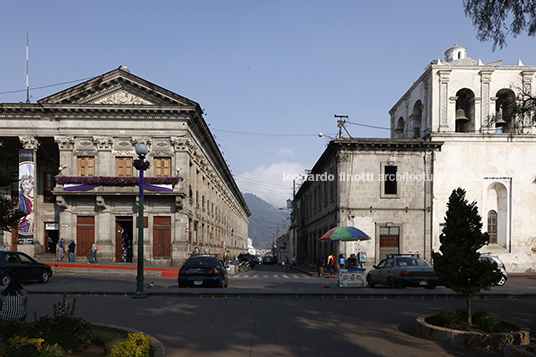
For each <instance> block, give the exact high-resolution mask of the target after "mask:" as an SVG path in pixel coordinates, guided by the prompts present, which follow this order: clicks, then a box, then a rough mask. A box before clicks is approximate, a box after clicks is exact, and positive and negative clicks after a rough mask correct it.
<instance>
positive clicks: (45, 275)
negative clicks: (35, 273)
mask: <svg viewBox="0 0 536 357" xmlns="http://www.w3.org/2000/svg"><path fill="white" fill-rule="evenodd" d="M49 279H50V274H49V273H48V271H46V270H45V271H42V272H41V275H39V282H41V283H47V282H48V280H49Z"/></svg>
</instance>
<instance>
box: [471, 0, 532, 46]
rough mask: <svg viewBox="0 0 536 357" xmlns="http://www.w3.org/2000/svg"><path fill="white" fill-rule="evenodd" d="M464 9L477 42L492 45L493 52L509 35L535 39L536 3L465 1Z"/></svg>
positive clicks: (520, 1)
mask: <svg viewBox="0 0 536 357" xmlns="http://www.w3.org/2000/svg"><path fill="white" fill-rule="evenodd" d="M463 6H464V10H465V15H466V16H468V17H470V18H471V20H473V25H474V26H475V28H476V29H477V35H476V38H477V39H478V40H479V41H481V42H483V41H490V40H491V41H493V51H495V48H497V46H499V48H500V49H502V48H503V47H505V46H506V37H507V36H508V35H509V34H512V35H513V36H514V38H515V37H517V35H520V34H521V33H522V32H524V31H526V32H527V34H528V35H529V36H534V35H536V0H464V2H463ZM509 21H511V23H508V22H509Z"/></svg>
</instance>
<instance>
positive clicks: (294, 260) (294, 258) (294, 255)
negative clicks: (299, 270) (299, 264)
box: [292, 254, 296, 268]
mask: <svg viewBox="0 0 536 357" xmlns="http://www.w3.org/2000/svg"><path fill="white" fill-rule="evenodd" d="M292 266H293V267H294V268H296V254H293V255H292Z"/></svg>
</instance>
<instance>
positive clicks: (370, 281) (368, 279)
mask: <svg viewBox="0 0 536 357" xmlns="http://www.w3.org/2000/svg"><path fill="white" fill-rule="evenodd" d="M367 284H368V286H369V288H373V287H374V282H373V281H372V277H371V276H370V275H367Z"/></svg>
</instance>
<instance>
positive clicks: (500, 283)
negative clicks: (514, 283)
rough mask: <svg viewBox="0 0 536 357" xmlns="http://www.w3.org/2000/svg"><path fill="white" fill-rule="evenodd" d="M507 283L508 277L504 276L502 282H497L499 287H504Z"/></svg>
mask: <svg viewBox="0 0 536 357" xmlns="http://www.w3.org/2000/svg"><path fill="white" fill-rule="evenodd" d="M505 283H506V277H505V276H504V275H501V280H499V281H498V282H497V285H498V286H503V285H504V284H505Z"/></svg>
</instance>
